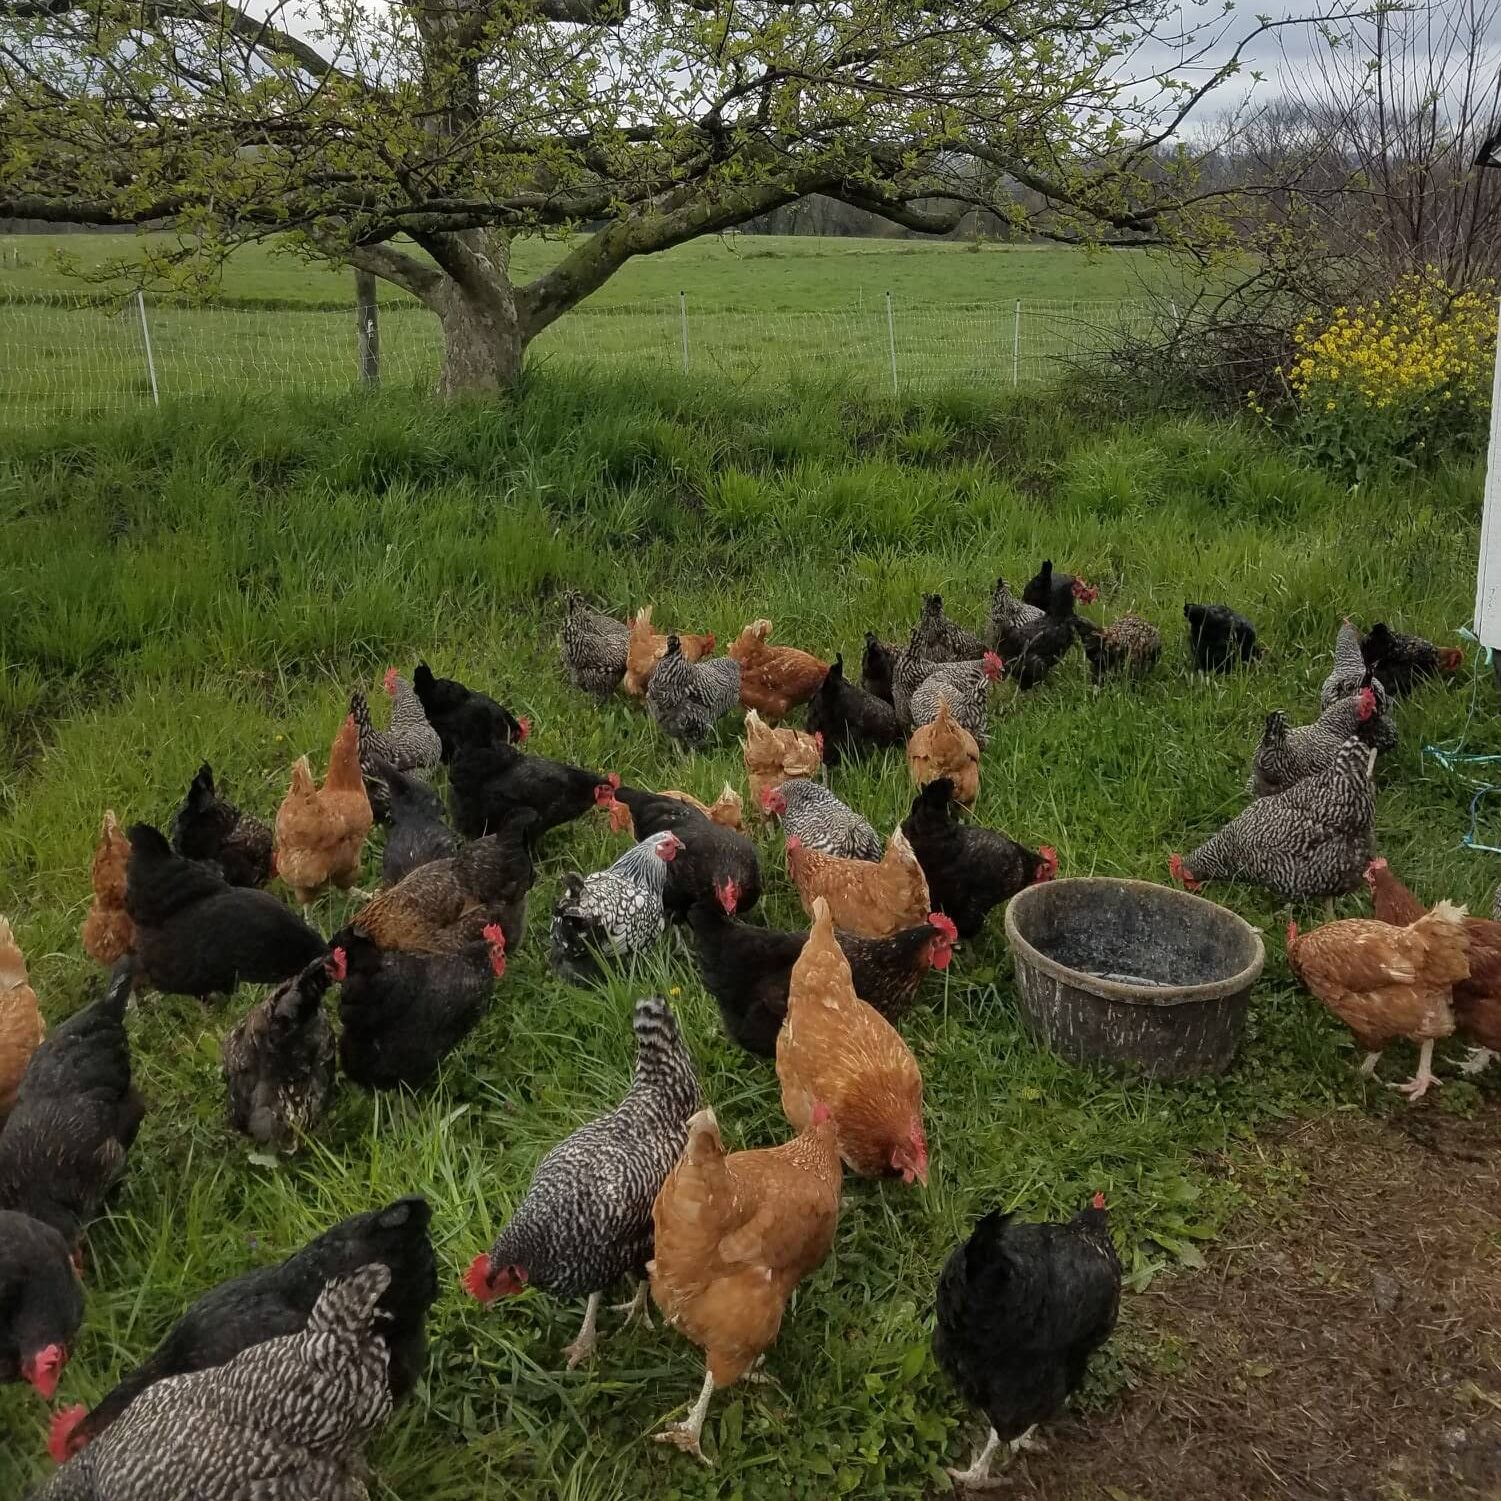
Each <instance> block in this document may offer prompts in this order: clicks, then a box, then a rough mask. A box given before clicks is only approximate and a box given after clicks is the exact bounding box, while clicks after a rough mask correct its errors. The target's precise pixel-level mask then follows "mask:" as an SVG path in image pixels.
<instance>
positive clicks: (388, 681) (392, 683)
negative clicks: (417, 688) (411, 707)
mask: <svg viewBox="0 0 1501 1501" xmlns="http://www.w3.org/2000/svg"><path fill="white" fill-rule="evenodd" d="M381 682H382V686H384V688H385V690H386V692H387V693H392V694H394V693H395V692H396V669H395V668H394V667H388V668H386V675H385V677H384V678H383V679H382V680H381Z"/></svg>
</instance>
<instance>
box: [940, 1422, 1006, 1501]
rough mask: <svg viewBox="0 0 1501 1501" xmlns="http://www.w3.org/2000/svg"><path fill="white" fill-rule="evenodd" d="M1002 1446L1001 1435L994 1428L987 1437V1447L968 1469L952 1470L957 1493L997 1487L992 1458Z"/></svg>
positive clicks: (950, 1475)
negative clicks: (991, 1468) (992, 1473)
mask: <svg viewBox="0 0 1501 1501" xmlns="http://www.w3.org/2000/svg"><path fill="white" fill-rule="evenodd" d="M1000 1446H1001V1436H1000V1434H998V1433H997V1432H996V1431H995V1429H994V1428H992V1429H991V1430H990V1432H989V1434H988V1435H987V1436H986V1439H985V1447H984V1448H983V1449H981V1450H980V1452H979V1453H978V1454H977V1455H975V1457H974V1460H973V1462H972V1463H971V1464H970V1467H969V1468H968V1469H967V1470H950V1471H949V1479H950V1480H952V1481H953V1482H954V1492H955V1494H956V1495H961V1496H962V1495H964V1494H966V1493H967V1492H969V1491H980V1490H993V1489H995V1487H996V1484H997V1482H996V1479H995V1477H994V1476H993V1475H991V1473H990V1460H991V1456H992V1455H994V1453H995V1451H996V1450H997V1449H999V1448H1000Z"/></svg>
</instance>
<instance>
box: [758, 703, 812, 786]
mask: <svg viewBox="0 0 1501 1501" xmlns="http://www.w3.org/2000/svg"><path fill="white" fill-rule="evenodd" d="M744 759H745V776H746V780H747V781H748V782H749V784H750V795H751V802H752V803H753V804H754V806H756V807H757V808H763V807H765V801H764V796H763V794H764V793H765V792H766V790H767V788H769V787H780V786H781V785H782V783H783V782H785V781H786V780H787V779H788V778H789V777H816V776H817V775H818V773H819V772H820V771H821V770H822V769H823V741H822V740H821V739H819V737H818V736H816V735H805V734H803V733H802V731H801V730H792V729H773V728H772V727H771V726H770V725H768V724H767V723H766V722H765V721H764V720H763V719H762V718H761V716H760V714H758V713H757V712H756V711H755V710H754V709H748V710H747V711H746V715H745V749H744Z"/></svg>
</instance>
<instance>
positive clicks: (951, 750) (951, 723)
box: [907, 703, 980, 808]
mask: <svg viewBox="0 0 1501 1501" xmlns="http://www.w3.org/2000/svg"><path fill="white" fill-rule="evenodd" d="M907 770H908V771H909V772H910V773H911V774H912V781H913V784H914V785H915V786H917V787H927V786H929V785H931V784H932V783H933V782H936V781H947V782H948V783H949V784H950V785H951V786H952V787H953V789H954V797H955V798H956V799H957V800H958V801H959V802H961V803H963V804H964V806H965V807H966V808H970V807H973V806H974V802H975V799H976V798H977V797H979V795H980V747H979V746H978V745H976V744H975V737H974V736H973V735H971V734H970V732H969V731H968V730H966V729H965V728H964V726H963V725H962V724H959V723H958V722H957V721H956V720H955V719H954V716H953V714H952V713H950V711H949V706H948V705H947V704H946V703H945V704H940V705H939V707H938V717H937V718H936V719H934V720H933V722H932V723H931V724H925V725H923V726H922V727H921V728H919V729H916V730H913V732H912V738H911V739H910V740H909V741H908V742H907Z"/></svg>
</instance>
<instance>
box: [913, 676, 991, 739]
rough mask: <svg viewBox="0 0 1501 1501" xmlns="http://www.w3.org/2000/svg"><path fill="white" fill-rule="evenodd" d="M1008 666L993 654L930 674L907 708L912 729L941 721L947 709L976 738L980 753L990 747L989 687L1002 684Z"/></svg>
mask: <svg viewBox="0 0 1501 1501" xmlns="http://www.w3.org/2000/svg"><path fill="white" fill-rule="evenodd" d="M1005 670H1006V664H1005V663H1004V662H1002V661H1001V659H1000V658H999V657H998V656H996V654H995V653H994V652H993V651H992V652H986V653H985V655H984V656H983V657H982V658H981V659H980V660H979V661H978V662H949V663H947V664H945V665H944V666H943V667H940V668H939V669H938V671H937V672H930V673H929V674H928V676H927V677H925V678H924V679H923V680H922V682H921V683H919V684H918V685H917V687H916V688H914V689H913V690H912V697H911V698H910V699H909V700H908V704H907V717H908V719H909V720H910V721H911V724H912V728H913V729H921V728H922V727H923V726H924V725H925V724H932V723H934V721H935V720H937V718H938V712H939V710H940V708H942V707H944V706H947V707H948V710H949V713H950V714H951V715H952V716H953V717H954V719H955V720H956V721H957V722H958V723H959V724H961V725H963V727H964V728H965V729H966V730H968V731H969V733H970V734H971V735H973V736H974V739H975V744H976V745H977V746H979V748H980V749H981V750H984V749H985V747H986V746H987V745H988V744H989V743H990V740H989V717H990V716H989V713H988V708H987V702H986V701H987V698H988V696H989V690H990V685H991V684H992V683H999V682H1000V680H1001V678H1002V676H1003V675H1004V673H1005Z"/></svg>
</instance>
